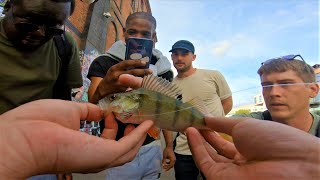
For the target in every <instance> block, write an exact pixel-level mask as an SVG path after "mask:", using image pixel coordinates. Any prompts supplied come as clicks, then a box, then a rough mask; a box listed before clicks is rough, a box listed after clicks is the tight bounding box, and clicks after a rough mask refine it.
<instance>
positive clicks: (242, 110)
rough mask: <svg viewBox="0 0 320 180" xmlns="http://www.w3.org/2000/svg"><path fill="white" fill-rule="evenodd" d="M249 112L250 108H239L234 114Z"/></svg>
mask: <svg viewBox="0 0 320 180" xmlns="http://www.w3.org/2000/svg"><path fill="white" fill-rule="evenodd" d="M250 113H251V111H250V109H239V110H237V111H236V112H235V113H234V114H235V115H240V114H250Z"/></svg>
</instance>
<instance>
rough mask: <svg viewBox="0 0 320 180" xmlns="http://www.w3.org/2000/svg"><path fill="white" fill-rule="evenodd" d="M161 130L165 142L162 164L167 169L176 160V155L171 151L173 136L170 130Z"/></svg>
mask: <svg viewBox="0 0 320 180" xmlns="http://www.w3.org/2000/svg"><path fill="white" fill-rule="evenodd" d="M162 132H163V136H164V139H165V142H166V147H165V149H164V150H163V159H162V166H163V169H164V170H165V171H169V170H170V169H171V168H172V167H173V166H174V163H175V162H176V156H175V155H174V152H173V137H172V132H171V131H168V130H162Z"/></svg>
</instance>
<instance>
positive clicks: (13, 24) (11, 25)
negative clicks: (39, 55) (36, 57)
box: [5, 0, 71, 51]
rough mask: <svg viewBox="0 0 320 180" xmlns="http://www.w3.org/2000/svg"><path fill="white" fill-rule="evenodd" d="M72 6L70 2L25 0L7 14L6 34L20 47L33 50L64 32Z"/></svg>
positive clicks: (12, 7)
mask: <svg viewBox="0 0 320 180" xmlns="http://www.w3.org/2000/svg"><path fill="white" fill-rule="evenodd" d="M70 6H71V3H70V2H59V3H57V2H52V1H49V0H23V2H22V4H21V5H12V6H11V8H10V9H9V11H8V13H7V14H6V21H7V23H5V26H6V27H5V30H6V34H7V36H8V38H9V40H10V41H11V42H12V43H13V44H14V45H15V46H16V47H17V48H18V49H20V50H23V51H33V50H35V49H37V48H38V47H40V46H41V45H43V44H44V43H46V42H47V41H49V40H50V39H51V38H52V37H53V36H54V35H58V34H61V33H63V30H64V27H63V24H64V21H65V20H66V18H67V17H68V16H69V14H70Z"/></svg>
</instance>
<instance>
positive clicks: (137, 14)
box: [126, 12, 157, 29]
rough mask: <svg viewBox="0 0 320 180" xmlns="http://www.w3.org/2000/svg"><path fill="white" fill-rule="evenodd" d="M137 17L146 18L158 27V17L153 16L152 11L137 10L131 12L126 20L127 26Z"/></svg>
mask: <svg viewBox="0 0 320 180" xmlns="http://www.w3.org/2000/svg"><path fill="white" fill-rule="evenodd" d="M136 18H141V19H145V20H147V21H149V22H151V23H152V25H153V26H154V29H156V28H157V21H156V19H155V18H154V17H153V16H152V14H151V13H148V12H135V13H132V14H130V15H129V16H128V18H127V20H126V27H127V26H128V25H129V23H130V21H132V20H133V19H136Z"/></svg>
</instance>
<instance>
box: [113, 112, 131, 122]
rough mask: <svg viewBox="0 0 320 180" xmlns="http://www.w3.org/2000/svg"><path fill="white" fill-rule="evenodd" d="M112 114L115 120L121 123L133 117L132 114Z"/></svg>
mask: <svg viewBox="0 0 320 180" xmlns="http://www.w3.org/2000/svg"><path fill="white" fill-rule="evenodd" d="M113 114H114V116H115V117H116V119H118V120H120V121H122V122H123V123H125V122H124V121H125V120H127V119H129V118H130V117H131V116H132V115H133V113H132V112H123V113H116V112H114V113H113Z"/></svg>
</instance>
